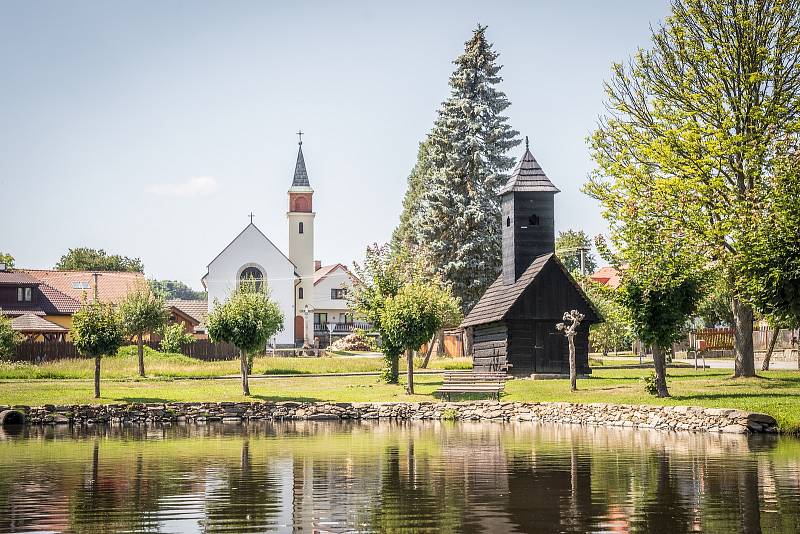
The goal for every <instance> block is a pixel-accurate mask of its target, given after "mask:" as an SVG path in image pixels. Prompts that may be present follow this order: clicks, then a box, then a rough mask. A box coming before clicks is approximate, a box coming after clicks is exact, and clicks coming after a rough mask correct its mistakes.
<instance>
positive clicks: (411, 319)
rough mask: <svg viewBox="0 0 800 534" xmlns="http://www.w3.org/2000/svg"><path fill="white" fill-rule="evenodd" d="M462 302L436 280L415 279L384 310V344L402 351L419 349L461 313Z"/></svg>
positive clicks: (382, 315) (390, 300) (389, 299)
mask: <svg viewBox="0 0 800 534" xmlns="http://www.w3.org/2000/svg"><path fill="white" fill-rule="evenodd" d="M460 311H461V310H460V307H459V305H458V301H457V300H456V299H454V298H453V296H452V295H451V294H450V292H449V291H448V290H447V289H445V288H443V287H442V286H441V285H440V284H438V283H435V282H427V283H424V282H419V281H416V282H412V283H409V284H406V285H404V286H402V287H401V288H400V289H399V291H398V292H397V294H396V295H394V296H392V297H389V298H388V299H386V301H385V304H384V308H383V310H382V312H381V327H382V330H383V332H384V334H385V338H384V343H385V344H387V345H390V346H393V347H395V349H396V350H398V352H402V351H403V350H406V349H408V350H416V349H418V348H419V347H420V346H422V344H423V343H425V342H426V341H428V340H430V338H431V336H433V334H435V333H436V331H437V330H438V329H439V328H441V327H442V326H443V325H444V323H445V321H453V319H454V318H456V317H459V316H460Z"/></svg>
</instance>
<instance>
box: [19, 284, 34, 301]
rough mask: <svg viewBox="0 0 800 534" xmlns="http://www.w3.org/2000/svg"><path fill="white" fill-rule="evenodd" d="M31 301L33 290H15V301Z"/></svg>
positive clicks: (20, 288) (24, 288) (23, 288)
mask: <svg viewBox="0 0 800 534" xmlns="http://www.w3.org/2000/svg"><path fill="white" fill-rule="evenodd" d="M31 299H33V289H32V288H30V287H18V288H17V301H18V302H23V301H24V302H30V301H31Z"/></svg>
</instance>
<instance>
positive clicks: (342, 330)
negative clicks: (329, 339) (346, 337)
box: [314, 321, 372, 335]
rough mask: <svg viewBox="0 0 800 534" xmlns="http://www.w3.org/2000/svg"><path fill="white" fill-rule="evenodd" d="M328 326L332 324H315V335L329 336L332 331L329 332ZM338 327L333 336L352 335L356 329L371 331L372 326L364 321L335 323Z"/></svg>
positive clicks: (335, 328) (334, 329) (335, 327)
mask: <svg viewBox="0 0 800 534" xmlns="http://www.w3.org/2000/svg"><path fill="white" fill-rule="evenodd" d="M328 324H330V323H314V334H328V333H330V330H328ZM335 324H336V326H334V328H333V334H334V335H336V334H350V333H352V332H353V330H355V329H360V330H367V331H369V330H371V329H372V325H371V324H369V323H365V322H363V321H353V322H351V323H335Z"/></svg>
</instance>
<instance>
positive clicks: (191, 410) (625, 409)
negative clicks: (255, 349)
mask: <svg viewBox="0 0 800 534" xmlns="http://www.w3.org/2000/svg"><path fill="white" fill-rule="evenodd" d="M8 409H13V410H16V411H20V412H23V413H24V414H25V417H26V422H27V423H28V424H37V425H49V424H106V423H127V424H146V423H207V422H213V421H222V422H225V423H240V422H245V421H259V420H324V419H362V420H370V419H401V420H407V419H412V420H413V419H421V420H436V419H445V420H447V419H452V420H459V419H463V420H471V421H537V422H543V423H564V424H577V425H592V426H612V427H614V426H616V427H630V428H655V429H659V430H687V431H696V432H724V433H735V434H745V433H748V432H768V433H775V432H778V428H777V423H776V421H775V419H774V418H772V417H771V416H769V415H766V414H759V413H752V412H743V411H740V410H734V409H729V408H695V407H689V406H639V405H622V404H601V403H595V404H573V403H567V402H541V403H539V402H536V403H525V402H493V401H475V402H421V403H405V402H394V403H380V402H373V403H349V402H342V403H309V402H213V403H207V402H187V403H169V404H100V405H77V406H53V405H49V406H42V407H35V408H31V407H29V406H0V412H2V411H3V410H8Z"/></svg>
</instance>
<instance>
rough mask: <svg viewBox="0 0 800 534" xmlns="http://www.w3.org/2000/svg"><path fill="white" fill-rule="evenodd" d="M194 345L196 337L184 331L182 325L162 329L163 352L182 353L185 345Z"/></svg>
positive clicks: (161, 344)
mask: <svg viewBox="0 0 800 534" xmlns="http://www.w3.org/2000/svg"><path fill="white" fill-rule="evenodd" d="M190 343H194V336H192V335H191V334H189V333H187V332H186V330H184V328H183V325H181V324H180V323H175V324H170V325H166V326H164V327H163V328H162V329H161V343H160V344H159V347H160V348H161V352H174V353H177V354H180V353H181V349H182V348H183V346H184V345H189V344H190Z"/></svg>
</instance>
